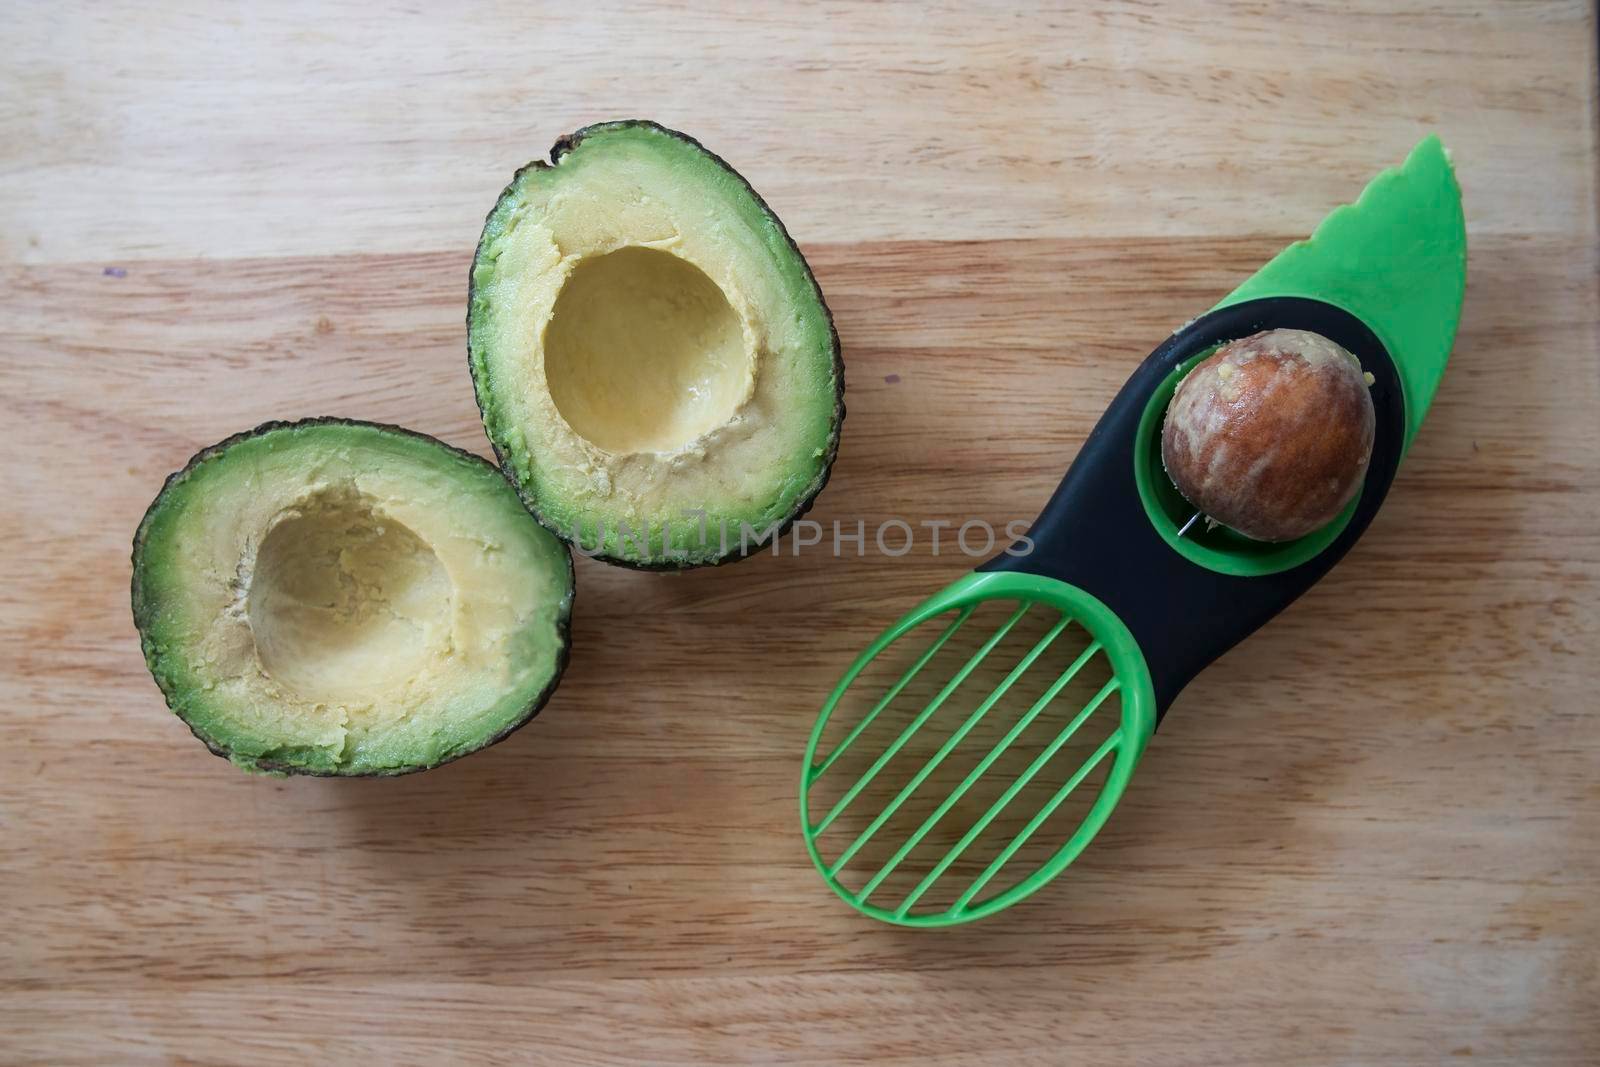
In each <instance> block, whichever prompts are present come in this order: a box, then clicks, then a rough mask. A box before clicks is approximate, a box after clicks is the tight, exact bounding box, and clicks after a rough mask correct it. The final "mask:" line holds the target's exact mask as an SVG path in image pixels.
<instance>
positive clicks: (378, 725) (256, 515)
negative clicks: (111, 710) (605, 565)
mask: <svg viewBox="0 0 1600 1067" xmlns="http://www.w3.org/2000/svg"><path fill="white" fill-rule="evenodd" d="M572 595H573V585H572V564H571V559H570V558H569V556H568V553H567V549H566V546H565V545H563V544H562V543H561V542H560V541H558V540H557V539H556V538H555V537H553V536H551V534H550V532H549V531H547V530H545V529H544V528H543V527H542V526H540V525H539V524H538V523H537V522H535V521H534V520H533V518H532V516H530V515H529V514H528V512H527V511H526V510H525V509H524V508H523V507H522V504H521V502H520V501H519V500H518V499H517V496H516V494H515V492H513V491H512V488H511V486H510V485H509V484H508V483H507V482H506V480H505V479H504V478H502V477H501V476H500V473H499V471H497V470H495V468H494V467H493V466H491V465H490V464H488V463H486V462H485V461H483V460H482V459H479V458H478V457H476V456H472V455H469V454H467V453H465V452H461V451H458V450H457V449H454V448H451V447H449V446H448V445H445V444H444V443H442V442H440V441H436V440H434V439H433V438H431V437H424V436H422V435H420V434H414V433H411V432H409V431H405V430H401V429H398V428H396V427H385V426H377V425H374V424H371V423H360V422H347V421H343V420H333V419H323V420H312V421H308V422H301V423H269V424H268V425H266V426H263V427H260V428H258V429H256V430H253V431H251V432H249V433H246V434H241V435H239V436H238V437H233V438H230V439H228V440H227V441H224V442H222V443H221V444H219V445H217V446H215V447H213V448H209V449H207V450H205V451H204V452H201V453H200V454H199V455H198V456H196V457H195V458H194V459H193V460H192V461H190V463H189V465H188V466H187V467H185V468H184V469H183V470H182V471H180V472H178V473H177V474H175V475H173V476H172V477H171V478H170V479H168V481H167V484H166V485H165V486H164V487H163V488H162V490H161V494H160V495H159V496H158V497H156V500H155V503H153V504H151V505H150V510H149V511H148V512H147V513H146V514H145V517H144V521H143V522H142V523H141V524H140V526H139V532H138V534H137V535H136V536H135V538H134V550H133V616H134V622H135V624H136V625H137V626H138V628H139V634H140V638H141V641H142V643H143V647H144V655H145V661H146V663H147V664H148V665H149V667H150V672H151V674H153V675H154V676H155V679H156V682H157V684H159V685H160V687H161V690H162V692H163V693H165V694H166V698H167V703H168V704H170V705H171V707H172V710H173V711H175V712H177V714H178V715H179V717H181V718H182V719H183V720H184V721H185V722H186V723H188V725H189V727H190V729H191V730H193V731H194V733H195V736H197V737H199V738H200V739H201V740H202V741H204V742H205V743H206V745H207V746H209V747H210V748H211V750H212V751H214V752H216V753H217V754H218V755H222V756H226V757H228V758H229V759H230V760H232V761H233V762H234V763H236V764H238V765H239V766H241V767H244V768H246V769H247V770H256V771H267V772H279V773H289V774H322V775H387V774H403V773H406V772H408V771H417V770H424V769H427V768H429V767H434V766H437V765H439V764H441V763H444V762H446V761H448V760H451V759H455V758H456V757H458V756H463V755H465V754H467V753H469V752H473V751H475V750H477V749H480V748H482V747H484V746H485V745H488V744H491V743H492V742H494V741H497V740H499V739H500V738H502V737H504V736H505V735H506V734H508V733H510V732H511V731H512V730H514V729H516V728H517V727H518V726H521V725H522V724H523V723H525V722H526V721H527V720H528V719H530V718H532V716H533V714H534V713H535V712H536V711H537V710H538V709H539V707H540V705H541V704H542V703H543V702H544V700H545V698H546V697H548V695H549V693H550V692H551V691H552V690H553V689H554V687H555V684H556V680H557V678H558V677H559V676H560V673H561V669H562V667H563V666H564V664H565V662H566V657H567V620H568V618H569V616H570V614H571V608H572Z"/></svg>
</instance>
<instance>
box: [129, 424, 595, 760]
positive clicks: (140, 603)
mask: <svg viewBox="0 0 1600 1067" xmlns="http://www.w3.org/2000/svg"><path fill="white" fill-rule="evenodd" d="M308 426H366V427H371V428H373V429H378V430H383V431H386V432H388V433H398V434H405V435H406V436H408V437H415V438H417V439H418V440H422V441H430V442H432V443H434V444H437V445H442V446H443V447H445V448H447V449H449V450H450V451H451V452H454V453H456V454H457V455H459V456H463V457H465V458H466V459H468V460H471V461H472V462H474V463H481V464H483V465H484V466H486V467H492V466H493V464H491V463H490V462H489V461H488V460H486V459H484V458H483V457H482V456H477V455H473V454H472V453H471V452H468V451H466V450H465V449H461V448H457V447H455V446H454V445H452V444H448V443H446V442H444V441H441V440H439V439H438V438H437V437H433V436H431V435H429V434H425V433H418V432H417V431H416V430H409V429H407V428H406V427H404V426H396V425H394V424H393V423H387V422H368V421H366V420H364V419H341V418H337V417H335V416H331V415H322V416H317V417H314V418H308V419H300V420H298V421H295V422H283V421H278V420H274V421H271V422H263V423H262V424H261V425H259V426H256V427H255V428H253V429H249V430H245V431H243V432H242V433H236V434H234V435H232V436H231V437H225V438H223V439H222V440H221V441H218V442H217V443H216V444H214V445H209V446H207V447H206V448H202V449H201V450H200V451H198V452H196V453H195V454H194V455H193V456H191V457H189V462H187V463H185V464H184V465H183V467H182V468H181V469H179V470H176V471H174V472H173V473H171V474H169V475H167V478H166V480H165V481H164V482H162V483H161V492H159V493H157V494H156V497H155V499H154V500H152V501H151V502H150V506H149V507H148V508H146V509H145V513H144V517H143V518H141V519H140V520H139V528H138V530H136V531H135V532H134V535H133V558H132V559H133V582H132V596H133V625H134V628H135V629H137V630H138V631H139V649H140V651H141V652H142V653H143V655H144V658H145V666H146V667H149V666H150V655H151V650H150V648H149V645H148V644H147V642H146V640H145V626H146V624H147V622H148V621H149V618H148V610H147V605H146V603H145V598H144V593H143V590H141V589H140V587H139V574H140V570H141V568H140V566H139V557H140V556H141V555H142V554H143V552H144V541H145V528H146V526H147V524H148V523H149V521H150V516H151V513H152V512H154V511H155V509H156V505H157V504H159V503H160V502H161V498H162V497H163V496H165V495H166V492H167V490H168V489H169V488H170V487H171V486H173V485H176V484H177V483H179V482H181V481H183V480H184V479H185V478H187V477H188V476H189V473H190V472H191V471H192V470H194V469H195V468H196V467H198V466H199V465H200V464H201V463H203V462H204V461H206V460H207V459H210V458H211V457H212V456H215V455H216V454H217V453H219V452H222V451H224V450H226V449H228V448H230V447H232V446H233V445H235V444H237V443H238V442H240V441H244V440H246V439H248V438H251V437H257V436H260V435H261V434H264V433H268V432H271V431H274V430H293V429H300V428H304V427H308ZM497 469H498V468H497ZM575 579H576V575H575V573H574V571H573V568H572V553H571V552H568V553H567V585H568V587H569V588H571V589H572V596H571V597H570V598H569V599H568V601H567V610H566V611H565V612H563V613H562V615H561V616H560V618H558V619H557V620H556V633H557V635H558V636H559V637H560V638H561V651H560V653H559V654H558V656H557V658H556V669H555V673H554V674H552V675H551V676H550V683H549V684H548V685H546V686H545V687H544V689H543V691H541V692H540V693H539V694H538V696H536V697H534V699H533V700H532V701H530V702H529V704H528V707H527V709H526V710H525V711H524V712H523V713H522V714H521V715H519V716H518V717H517V719H516V721H515V722H513V723H512V724H511V725H510V726H508V727H506V728H505V729H504V730H501V731H500V732H499V733H497V734H495V735H493V736H492V737H490V738H489V739H488V740H486V741H485V742H484V743H483V744H481V745H479V746H477V747H476V748H471V749H467V750H466V751H464V752H457V753H456V754H455V755H453V756H451V757H449V758H448V759H443V760H440V761H439V762H438V763H430V764H426V765H419V766H416V767H394V768H388V769H385V770H381V771H364V772H359V773H351V774H342V773H340V772H338V771H318V770H311V769H308V768H305V767H299V766H295V765H293V764H288V763H279V762H277V761H274V760H264V759H257V760H250V761H248V763H247V764H245V765H246V766H247V767H248V768H249V769H252V770H256V771H261V772H263V773H267V774H280V775H296V776H301V777H307V778H398V777H400V776H401V775H404V774H415V773H417V772H418V771H431V770H433V769H434V768H435V767H443V766H444V765H445V764H446V763H454V762H455V761H456V760H458V759H460V758H461V757H463V756H470V755H472V753H474V752H481V751H483V750H484V749H486V748H488V747H489V746H490V745H497V744H499V743H500V742H501V741H504V740H505V739H506V738H508V737H510V736H511V735H512V734H514V733H516V732H517V731H518V730H520V729H522V727H524V726H526V725H527V724H528V723H529V722H531V721H532V720H533V718H534V716H536V715H538V714H539V712H540V711H541V710H542V709H543V708H544V706H545V703H546V702H548V701H549V699H550V697H551V695H552V694H554V693H555V691H556V686H557V685H558V684H560V682H561V676H562V675H563V674H564V673H566V669H567V663H568V661H569V660H570V659H571V656H572V608H573V605H574V603H575V602H576V601H577V594H578V586H577V582H576V580H575ZM151 677H152V678H154V677H155V672H154V670H153V669H152V671H151ZM156 684H157V687H158V688H161V686H160V681H159V679H158V680H157V683H156ZM161 695H162V698H163V699H165V700H166V703H167V707H168V709H170V710H171V711H172V712H173V714H175V715H177V716H178V718H179V719H180V720H182V721H183V724H184V725H185V726H187V727H189V732H190V733H192V734H194V736H195V737H196V738H197V739H198V740H199V741H200V743H201V744H203V745H205V746H206V748H208V749H210V750H211V754H212V755H214V756H221V757H222V758H223V759H225V760H227V761H228V762H229V763H234V762H235V761H234V759H233V753H232V752H230V751H229V750H228V748H227V747H226V746H224V745H221V744H218V743H217V742H216V741H215V740H213V739H212V738H210V737H207V736H206V735H205V734H203V733H201V732H200V731H199V730H198V729H196V728H195V726H194V724H193V723H191V722H189V720H187V719H184V718H183V715H182V713H181V712H179V711H178V709H177V708H176V707H174V706H173V703H172V696H171V694H169V693H168V692H167V691H166V689H165V688H161Z"/></svg>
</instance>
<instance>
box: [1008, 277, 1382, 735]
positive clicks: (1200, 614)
mask: <svg viewBox="0 0 1600 1067" xmlns="http://www.w3.org/2000/svg"><path fill="white" fill-rule="evenodd" d="M1279 328H1291V329H1301V330H1311V331H1313V332H1315V333H1319V334H1322V335H1323V336H1324V337H1328V338H1330V339H1332V340H1334V341H1337V342H1338V343H1339V344H1341V345H1343V346H1344V347H1345V348H1346V349H1348V350H1349V351H1351V352H1353V353H1354V354H1355V355H1356V356H1357V357H1358V358H1359V359H1360V360H1361V366H1362V369H1363V370H1366V371H1368V372H1370V373H1371V374H1372V376H1373V379H1374V381H1373V385H1372V402H1373V406H1374V408H1375V409H1376V414H1377V425H1376V430H1375V433H1374V437H1373V447H1372V458H1371V460H1370V462H1369V464H1368V467H1367V477H1366V481H1365V482H1364V483H1363V485H1362V489H1361V496H1360V499H1359V500H1358V502H1357V504H1356V510H1355V513H1354V515H1353V516H1352V517H1351V519H1350V522H1349V524H1348V525H1347V526H1346V527H1345V528H1344V530H1343V531H1341V532H1340V534H1339V536H1338V537H1337V538H1336V539H1334V540H1333V541H1332V542H1331V543H1330V544H1329V545H1328V546H1327V547H1326V548H1324V549H1323V550H1322V551H1321V552H1320V553H1318V554H1317V555H1316V556H1314V557H1312V558H1311V559H1309V560H1307V561H1306V562H1304V563H1302V564H1300V565H1298V566H1295V567H1292V568H1290V569H1288V570H1284V571H1279V572H1277V573H1275V574H1265V575H1259V576H1252V577H1238V576H1234V575H1228V574H1222V573H1219V572H1217V571H1213V570H1211V569H1209V568H1207V567H1203V566H1201V565H1200V564H1198V563H1195V562H1193V561H1191V560H1189V559H1188V558H1186V557H1185V556H1183V555H1181V554H1180V553H1179V552H1178V551H1177V550H1176V549H1174V548H1173V547H1172V546H1171V545H1169V544H1168V543H1167V542H1166V541H1165V540H1163V539H1162V537H1161V535H1160V534H1159V533H1157V532H1156V529H1155V527H1154V526H1153V525H1152V523H1151V521H1150V517H1149V515H1148V514H1147V513H1146V511H1145V508H1144V503H1143V501H1142V498H1141V497H1140V495H1139V489H1138V484H1137V482H1136V481H1135V478H1134V454H1135V453H1134V441H1135V436H1136V435H1137V433H1138V430H1139V422H1140V418H1141V416H1142V415H1143V414H1144V410H1145V407H1146V406H1147V405H1148V403H1149V400H1150V397H1151V394H1152V393H1154V392H1155V391H1156V389H1157V388H1158V387H1159V386H1160V385H1161V383H1162V382H1163V381H1165V380H1166V378H1167V376H1168V375H1169V374H1170V373H1171V372H1172V369H1173V368H1174V367H1176V366H1178V365H1179V364H1180V363H1182V362H1183V361H1184V360H1186V359H1188V358H1190V357H1191V356H1194V355H1197V354H1199V353H1201V352H1203V351H1205V350H1206V349H1207V348H1210V347H1211V346H1212V345H1215V344H1219V343H1221V342H1226V341H1231V340H1235V339H1237V338H1240V337H1246V336H1249V335H1250V334H1253V333H1256V332H1258V331H1261V330H1271V329H1279ZM1404 441H1405V401H1404V399H1403V396H1402V393H1401V385H1400V378H1399V374H1398V373H1397V371H1396V369H1395V365H1394V361H1393V359H1391V358H1390V356H1389V352H1388V349H1386V348H1385V347H1384V345H1383V343H1382V342H1381V341H1379V340H1378V338H1377V336H1376V335H1375V334H1374V333H1373V332H1372V331H1371V330H1370V329H1368V328H1367V326H1366V324H1365V323H1363V322H1362V321H1361V320H1360V319H1357V318H1356V317H1355V316H1354V315H1351V314H1350V313H1349V312H1347V311H1344V310H1342V309H1340V308H1337V307H1334V306H1333V305H1331V304H1325V303H1323V302H1321V301H1318V300H1308V299H1304V298H1301V297H1273V298H1268V299H1264V300H1251V301H1246V302H1244V303H1240V304H1235V305H1233V306H1231V307H1226V308H1222V309H1220V310H1218V311H1213V312H1211V313H1210V314H1208V315H1205V316H1204V317H1202V318H1199V319H1196V320H1195V321H1194V322H1192V323H1190V324H1189V325H1188V326H1186V327H1184V328H1183V329H1181V330H1179V331H1178V332H1177V333H1175V334H1173V335H1172V336H1171V337H1169V338H1167V340H1166V341H1165V342H1164V343H1163V344H1162V345H1161V347H1159V348H1157V349H1156V350H1155V351H1154V352H1152V353H1151V354H1150V357H1149V358H1148V359H1146V360H1145V361H1144V362H1143V363H1142V364H1140V365H1139V369H1138V370H1136V371H1135V372H1134V373H1133V377H1131V378H1129V379H1128V383H1127V384H1126V385H1124V386H1123V387H1122V391H1121V392H1119V393H1118V394H1117V396H1116V399H1115V400H1113V401H1112V402H1111V406H1110V407H1109V408H1107V409H1106V413H1105V414H1104V415H1103V416H1101V418H1100V422H1099V424H1097V425H1096V426H1095V428H1094V431H1093V432H1092V433H1090V435H1089V438H1088V440H1086V441H1085V442H1084V443H1083V448H1082V449H1081V450H1080V451H1079V452H1078V456H1077V458H1076V459H1075V460H1073V462H1072V466H1071V467H1070V468H1069V469H1068V470H1067V473H1066V477H1064V478H1063V479H1062V480H1061V485H1060V486H1059V487H1058V488H1057V489H1056V491H1055V495H1053V496H1052V497H1051V498H1050V502H1049V503H1048V504H1047V505H1045V509H1044V511H1043V512H1042V513H1041V514H1040V516H1039V518H1038V519H1037V520H1036V521H1035V522H1034V524H1033V528H1032V529H1031V530H1030V531H1029V532H1028V536H1029V537H1030V538H1031V539H1032V540H1033V549H1032V551H1031V552H1029V553H1027V554H1026V555H1010V554H1007V553H1002V554H1001V555H999V556H996V557H995V558H994V559H992V560H990V561H989V562H987V563H985V564H984V565H983V566H981V567H979V568H978V569H979V570H982V571H1023V572H1027V573H1030V574H1039V575H1043V576H1045V577H1048V578H1056V579H1059V580H1060V581H1063V582H1068V583H1070V584H1072V585H1075V586H1078V587H1079V588H1081V589H1083V590H1085V591H1087V592H1089V593H1092V594H1093V595H1094V596H1096V597H1098V598H1099V599H1100V600H1102V601H1104V602H1105V604H1106V605H1107V606H1108V607H1110V608H1111V610H1112V611H1114V612H1116V614H1117V615H1118V616H1119V617H1120V618H1121V619H1122V621H1123V622H1124V623H1125V624H1126V625H1127V626H1128V629H1129V630H1131V631H1132V632H1133V636H1134V638H1135V639H1136V640H1137V641H1138V642H1139V647H1140V649H1141V650H1143V652H1144V655H1145V659H1146V661H1147V662H1148V664H1149V667H1150V673H1151V676H1152V679H1153V681H1154V683H1155V695H1156V713H1157V723H1158V724H1159V722H1160V719H1161V717H1163V716H1165V715H1166V712H1167V709H1168V708H1169V707H1170V706H1171V705H1172V701H1173V700H1174V699H1175V698H1176V697H1177V695H1178V693H1179V692H1180V691H1182V689H1183V687H1184V686H1185V685H1187V684H1189V682H1190V680H1191V679H1193V678H1194V676H1195V675H1197V674H1199V673H1200V671H1201V670H1202V669H1203V668H1204V667H1205V666H1206V665H1207V664H1209V663H1210V662H1211V661H1212V660H1214V659H1216V658H1217V657H1218V656H1220V655H1222V654H1223V653H1224V652H1226V651H1227V650H1228V649H1230V648H1232V647H1233V646H1234V645H1236V644H1238V643H1239V642H1240V641H1241V640H1243V639H1244V638H1246V637H1248V636H1249V635H1250V634H1251V633H1253V632H1255V630H1256V629H1257V628H1259V627H1260V626H1261V625H1262V624H1263V623H1265V622H1266V621H1267V620H1268V619H1270V618H1272V617H1273V616H1274V615H1276V614H1277V613H1278V612H1280V611H1282V610H1283V609H1284V608H1285V607H1287V606H1288V605H1289V603H1290V602H1292V601H1293V600H1294V599H1295V597H1297V596H1299V595H1300V594H1301V593H1303V592H1305V591H1306V590H1307V589H1309V588H1310V587H1311V585H1312V583H1314V582H1315V581H1316V580H1317V579H1318V578H1321V577H1322V576H1323V575H1324V574H1326V573H1328V570H1329V569H1330V568H1332V567H1333V565H1334V564H1335V563H1337V562H1338V561H1339V560H1340V558H1342V557H1343V556H1344V554H1345V553H1346V552H1348V551H1349V550H1350V546H1351V545H1353V544H1355V542H1356V539H1357V538H1359V537H1360V536H1361V534H1362V532H1363V531H1364V530H1366V528H1367V525H1368V523H1370V522H1371V521H1372V517H1373V515H1375V514H1376V513H1377V511H1378V506H1379V505H1380V504H1382V503H1383V498H1384V496H1385V495H1386V494H1387V493H1388V491H1389V485H1390V484H1391V483H1392V482H1393V481H1394V474H1395V470H1396V469H1397V468H1398V467H1399V465H1400V455H1401V452H1402V450H1403V448H1404ZM1019 545H1020V542H1019Z"/></svg>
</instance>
